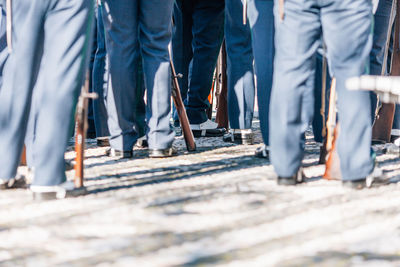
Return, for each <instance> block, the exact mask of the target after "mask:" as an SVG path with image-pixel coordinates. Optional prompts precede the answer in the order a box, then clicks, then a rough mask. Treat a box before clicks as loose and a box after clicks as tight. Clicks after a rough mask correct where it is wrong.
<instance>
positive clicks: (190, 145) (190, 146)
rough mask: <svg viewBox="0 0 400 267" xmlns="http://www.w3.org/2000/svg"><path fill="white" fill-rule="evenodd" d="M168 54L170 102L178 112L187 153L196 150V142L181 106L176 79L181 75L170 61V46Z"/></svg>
mask: <svg viewBox="0 0 400 267" xmlns="http://www.w3.org/2000/svg"><path fill="white" fill-rule="evenodd" d="M168 52H169V64H170V66H171V73H172V92H171V93H172V94H171V95H172V100H173V101H174V104H175V108H176V111H177V112H178V116H179V122H180V124H181V128H182V132H183V137H184V138H185V142H186V148H187V150H188V151H195V150H196V142H195V141H194V136H193V132H192V129H190V124H189V119H188V117H187V114H186V110H185V106H184V105H183V101H182V96H181V89H180V88H179V82H178V78H182V74H180V73H179V74H176V71H175V66H174V62H173V61H172V48H171V44H169V46H168Z"/></svg>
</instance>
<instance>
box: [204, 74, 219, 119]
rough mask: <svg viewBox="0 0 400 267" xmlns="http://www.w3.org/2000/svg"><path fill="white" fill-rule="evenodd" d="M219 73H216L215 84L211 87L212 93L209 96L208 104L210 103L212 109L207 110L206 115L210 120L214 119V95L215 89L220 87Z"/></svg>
mask: <svg viewBox="0 0 400 267" xmlns="http://www.w3.org/2000/svg"><path fill="white" fill-rule="evenodd" d="M217 80H218V72H217V70H215V71H214V76H213V82H212V86H211V92H210V95H209V96H208V102H210V107H209V108H208V109H207V110H206V114H207V117H208V119H209V120H211V118H212V112H213V105H214V94H215V88H216V87H217V86H218V82H217Z"/></svg>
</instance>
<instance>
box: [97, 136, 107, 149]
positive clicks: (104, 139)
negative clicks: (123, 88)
mask: <svg viewBox="0 0 400 267" xmlns="http://www.w3.org/2000/svg"><path fill="white" fill-rule="evenodd" d="M96 140H97V146H99V147H108V146H110V141H109V140H108V137H97V138H96Z"/></svg>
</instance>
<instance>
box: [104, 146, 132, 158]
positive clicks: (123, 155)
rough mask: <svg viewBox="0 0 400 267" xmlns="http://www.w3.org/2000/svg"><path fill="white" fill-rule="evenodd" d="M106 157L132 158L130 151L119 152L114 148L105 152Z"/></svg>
mask: <svg viewBox="0 0 400 267" xmlns="http://www.w3.org/2000/svg"><path fill="white" fill-rule="evenodd" d="M106 155H107V156H109V157H113V158H121V159H128V158H132V157H133V152H132V150H130V151H120V150H116V149H114V148H109V149H107V151H106Z"/></svg>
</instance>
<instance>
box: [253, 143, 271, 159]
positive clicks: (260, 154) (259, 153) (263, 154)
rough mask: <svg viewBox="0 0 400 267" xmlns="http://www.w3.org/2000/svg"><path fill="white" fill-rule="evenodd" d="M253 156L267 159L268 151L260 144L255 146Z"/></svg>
mask: <svg viewBox="0 0 400 267" xmlns="http://www.w3.org/2000/svg"><path fill="white" fill-rule="evenodd" d="M254 156H256V157H257V158H262V159H268V158H269V151H268V148H267V146H266V145H262V146H259V147H257V149H256V151H255V152H254Z"/></svg>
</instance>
